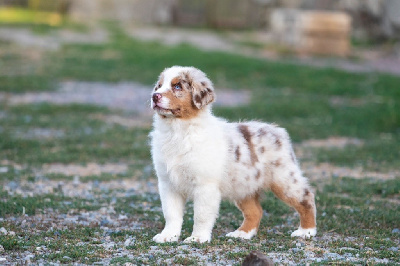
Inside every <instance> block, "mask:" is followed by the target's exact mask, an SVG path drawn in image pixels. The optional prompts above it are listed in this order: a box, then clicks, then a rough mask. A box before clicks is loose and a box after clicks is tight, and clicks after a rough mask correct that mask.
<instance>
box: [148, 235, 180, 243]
mask: <svg viewBox="0 0 400 266" xmlns="http://www.w3.org/2000/svg"><path fill="white" fill-rule="evenodd" d="M178 239H179V235H177V234H171V235H170V234H165V233H161V234H158V235H156V236H154V237H153V241H154V242H157V243H165V242H176V241H178Z"/></svg>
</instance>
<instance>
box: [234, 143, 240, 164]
mask: <svg viewBox="0 0 400 266" xmlns="http://www.w3.org/2000/svg"><path fill="white" fill-rule="evenodd" d="M235 155H236V162H239V160H240V155H241V153H240V148H239V146H237V147H236V150H235Z"/></svg>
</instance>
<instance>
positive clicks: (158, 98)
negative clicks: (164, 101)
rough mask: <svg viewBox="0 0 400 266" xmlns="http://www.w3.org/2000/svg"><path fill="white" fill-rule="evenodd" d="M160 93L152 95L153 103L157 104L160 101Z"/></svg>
mask: <svg viewBox="0 0 400 266" xmlns="http://www.w3.org/2000/svg"><path fill="white" fill-rule="evenodd" d="M161 97H162V96H161V93H154V94H153V102H154V103H158V101H159V100H160V99H161Z"/></svg>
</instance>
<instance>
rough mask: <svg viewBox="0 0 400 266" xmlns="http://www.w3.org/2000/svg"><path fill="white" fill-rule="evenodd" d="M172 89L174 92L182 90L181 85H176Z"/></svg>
mask: <svg viewBox="0 0 400 266" xmlns="http://www.w3.org/2000/svg"><path fill="white" fill-rule="evenodd" d="M174 88H175V90H181V89H182V87H181V85H179V84H176V85H175V87H174Z"/></svg>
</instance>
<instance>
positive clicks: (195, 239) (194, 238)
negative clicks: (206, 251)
mask: <svg viewBox="0 0 400 266" xmlns="http://www.w3.org/2000/svg"><path fill="white" fill-rule="evenodd" d="M210 240H211V239H210V237H205V236H190V237H188V238H186V239H185V241H183V242H184V243H194V242H197V243H204V242H210Z"/></svg>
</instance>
